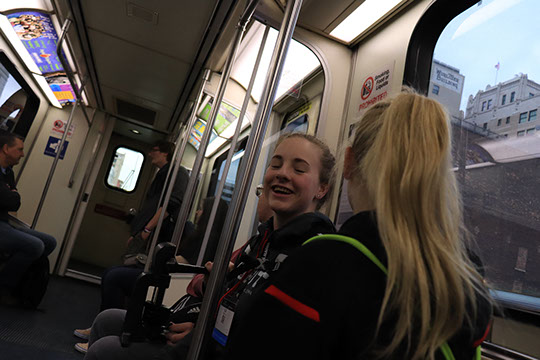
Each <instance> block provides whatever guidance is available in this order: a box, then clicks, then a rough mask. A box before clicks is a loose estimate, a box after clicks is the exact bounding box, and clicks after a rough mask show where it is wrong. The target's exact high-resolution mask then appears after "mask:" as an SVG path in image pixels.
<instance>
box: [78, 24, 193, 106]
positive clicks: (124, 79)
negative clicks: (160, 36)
mask: <svg viewBox="0 0 540 360" xmlns="http://www.w3.org/2000/svg"><path fill="white" fill-rule="evenodd" d="M88 35H89V38H90V44H91V46H92V49H93V55H94V61H95V64H96V70H97V76H98V79H99V82H100V83H101V85H102V86H107V87H109V88H114V89H119V90H120V91H123V92H125V93H129V94H132V95H133V96H136V97H140V98H143V99H148V100H150V101H152V102H155V103H158V104H161V105H163V106H166V107H171V108H172V107H174V105H175V102H176V100H177V98H178V93H179V91H180V88H181V87H182V85H183V83H184V81H185V79H186V76H187V73H188V71H189V69H190V64H188V63H185V62H181V61H179V60H176V59H174V58H172V57H169V56H166V55H163V54H160V53H156V52H153V51H151V50H149V49H146V48H143V47H140V46H138V45H135V44H132V43H128V42H125V41H122V40H119V39H117V38H113V37H111V36H108V35H107V34H103V33H100V32H96V31H89V32H88ZM108 110H109V111H111V110H112V109H108Z"/></svg>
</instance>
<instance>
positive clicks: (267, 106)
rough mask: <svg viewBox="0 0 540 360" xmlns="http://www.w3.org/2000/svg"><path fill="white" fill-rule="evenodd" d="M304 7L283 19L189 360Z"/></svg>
mask: <svg viewBox="0 0 540 360" xmlns="http://www.w3.org/2000/svg"><path fill="white" fill-rule="evenodd" d="M301 7H302V0H289V1H288V2H287V7H286V9H285V14H284V19H283V22H282V24H281V28H280V31H279V35H278V39H277V42H276V47H275V48H274V53H273V54H272V60H271V62H270V64H271V65H270V68H269V70H268V74H267V77H266V81H265V86H264V91H263V94H262V97H261V101H260V103H259V107H258V108H257V113H256V115H255V121H254V126H253V128H252V129H253V130H254V132H252V133H251V135H250V137H249V140H248V144H247V147H246V152H245V154H246V155H244V156H245V158H244V160H243V161H242V165H241V166H240V170H239V171H240V173H241V174H245V176H243V177H242V179H241V182H240V186H237V187H235V189H234V192H233V197H232V200H231V207H230V208H229V211H228V212H227V217H226V218H225V224H224V226H223V232H222V234H221V238H220V241H219V245H218V248H217V251H216V257H215V259H214V265H213V270H212V272H211V273H210V277H209V279H208V285H207V287H206V290H205V295H204V300H203V303H202V305H201V312H200V314H199V320H198V321H197V324H196V325H195V329H194V330H193V338H192V340H191V345H190V348H189V352H188V356H187V359H188V360H195V359H199V357H200V355H202V354H201V352H202V349H203V348H205V345H206V343H207V340H208V337H209V335H210V334H211V330H212V328H211V327H212V325H213V323H214V317H213V316H212V314H214V312H215V311H216V310H217V309H216V307H217V304H218V301H219V296H220V295H221V289H222V286H223V283H224V282H225V276H226V275H227V272H228V271H227V269H228V265H229V259H230V255H231V253H232V248H233V246H234V235H235V234H236V233H237V232H238V228H239V226H240V220H241V218H242V213H243V209H244V206H245V203H246V200H247V192H248V189H249V185H250V184H251V181H252V179H253V174H254V172H255V164H256V160H257V158H258V157H259V153H260V150H261V147H262V143H263V140H264V133H265V131H266V128H267V126H268V120H269V118H270V114H271V111H272V105H273V103H274V98H275V96H276V91H277V86H278V83H279V79H280V76H281V73H282V70H283V65H284V64H285V57H286V56H285V55H286V53H287V50H288V48H289V44H290V40H291V38H292V34H293V32H294V28H295V26H296V21H297V19H298V14H299V13H300V8H301Z"/></svg>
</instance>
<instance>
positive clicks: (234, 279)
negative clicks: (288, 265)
mask: <svg viewBox="0 0 540 360" xmlns="http://www.w3.org/2000/svg"><path fill="white" fill-rule="evenodd" d="M334 162H335V161H334V157H333V156H332V154H331V153H330V151H329V150H328V147H327V146H326V145H325V144H324V143H322V142H321V141H320V140H317V139H316V138H314V137H312V136H307V135H302V134H293V135H289V136H287V137H285V138H282V139H280V140H279V141H278V145H277V148H276V150H275V152H274V155H273V157H272V160H271V163H270V166H269V167H268V169H267V171H266V174H265V177H264V195H265V197H266V200H267V201H268V204H269V206H270V208H271V209H272V210H273V212H274V214H275V215H274V217H273V218H272V219H270V220H268V221H267V222H266V223H263V224H262V225H261V226H260V227H259V234H258V235H257V236H255V237H253V238H252V239H251V240H250V241H248V243H246V244H245V245H244V246H243V247H242V248H240V249H239V250H237V251H236V252H235V254H234V256H233V258H232V261H233V262H234V263H235V264H234V265H235V268H234V270H233V273H232V274H231V275H234V276H229V282H228V284H227V288H228V289H229V291H228V292H227V298H226V299H225V300H224V301H228V299H229V298H230V299H241V302H242V303H244V304H249V302H250V301H251V299H250V298H251V293H252V291H253V290H255V289H257V288H259V287H261V286H264V284H265V283H266V282H267V281H268V279H269V278H271V277H272V276H273V274H274V273H278V272H279V271H280V266H281V263H282V262H283V261H284V260H285V259H286V258H287V256H289V255H290V254H291V253H293V252H294V251H295V250H297V249H298V247H299V246H300V245H301V244H302V242H303V241H305V240H306V239H309V238H310V237H312V236H314V235H317V234H319V233H327V232H332V231H333V230H334V227H333V225H332V223H331V222H330V220H329V219H328V218H327V217H326V216H324V215H322V214H320V213H317V212H315V211H316V210H318V209H319V208H320V206H322V204H323V203H324V201H325V200H326V197H327V194H328V191H329V190H330V187H331V179H332V177H331V176H332V173H333V167H334ZM251 260H255V261H254V262H253V261H251ZM239 279H240V280H239ZM188 290H190V291H189V293H192V294H196V295H200V296H202V294H203V279H202V277H196V279H194V281H193V282H192V283H191V284H190V287H189V288H188ZM174 315H175V314H173V315H172V317H171V320H172V321H173V322H174V321H175V320H174ZM124 316H125V311H122V310H115V309H112V310H108V311H105V312H102V313H101V314H100V315H98V317H97V318H96V320H95V321H94V324H93V325H92V333H91V335H90V347H89V349H88V353H87V354H86V357H85V359H87V360H88V359H123V358H125V359H128V358H129V359H131V360H133V359H147V358H151V357H152V356H154V355H155V356H157V357H159V358H169V357H170V358H174V359H182V358H183V357H185V355H186V353H187V349H188V348H189V343H190V339H191V332H190V330H191V329H192V327H193V324H192V323H173V324H172V325H171V326H170V327H169V330H170V332H169V333H168V334H167V335H166V337H167V343H168V344H169V345H174V346H165V347H164V346H163V344H156V343H132V344H131V345H130V346H129V347H125V348H123V347H121V344H120V340H119V335H120V333H121V329H122V324H123V319H124Z"/></svg>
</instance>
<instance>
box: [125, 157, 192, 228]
mask: <svg viewBox="0 0 540 360" xmlns="http://www.w3.org/2000/svg"><path fill="white" fill-rule="evenodd" d="M168 171H169V164H168V163H167V164H166V165H165V166H163V167H162V168H161V169H159V171H158V172H157V174H156V176H155V177H154V180H153V181H152V184H150V188H149V189H148V192H147V193H146V197H145V198H144V202H143V204H142V207H141V209H140V211H139V213H138V214H137V215H136V216H135V218H134V219H133V220H132V221H131V235H135V234H137V233H138V232H140V231H141V230H142V229H144V227H145V226H146V224H147V223H148V221H150V219H151V218H152V217H153V216H154V215H155V213H156V211H157V209H158V208H159V207H160V206H161V205H160V204H159V198H160V197H161V192H162V191H163V189H164V188H165V186H166V184H165V181H166V180H167V173H168ZM188 180H189V174H188V172H187V170H186V168H184V167H183V166H181V167H180V169H179V170H178V174H177V176H176V181H175V183H174V187H173V191H172V193H171V198H170V200H169V204H168V205H167V212H168V213H169V218H171V219H174V220H176V218H177V217H178V212H179V210H180V205H181V204H182V200H183V198H184V194H185V192H186V188H187V183H188Z"/></svg>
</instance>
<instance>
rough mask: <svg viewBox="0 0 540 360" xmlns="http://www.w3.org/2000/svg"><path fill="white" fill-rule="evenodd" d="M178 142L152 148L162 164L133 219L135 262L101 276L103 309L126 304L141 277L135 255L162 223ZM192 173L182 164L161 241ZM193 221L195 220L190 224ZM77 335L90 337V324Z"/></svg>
mask: <svg viewBox="0 0 540 360" xmlns="http://www.w3.org/2000/svg"><path fill="white" fill-rule="evenodd" d="M174 149H175V145H174V144H173V143H172V142H168V141H158V142H156V143H155V144H154V146H152V149H151V150H150V151H149V152H148V157H149V158H150V161H151V162H152V165H155V166H156V167H158V168H159V171H158V172H157V173H156V176H155V177H154V180H152V183H151V184H150V187H149V188H148V191H147V193H146V196H145V198H144V201H143V204H142V207H141V210H140V211H139V212H138V213H137V215H136V216H135V217H134V218H133V220H132V221H131V223H130V225H131V236H130V237H129V239H128V240H127V249H126V254H127V255H128V256H133V259H134V263H133V264H129V265H128V264H124V265H118V266H112V267H110V268H108V269H106V270H105V271H104V273H103V275H102V276H101V305H100V311H103V310H106V309H111V308H124V307H125V303H126V299H127V298H128V297H129V296H130V295H131V293H132V292H133V289H134V287H135V283H136V281H137V277H138V276H139V275H140V274H141V273H142V271H143V268H142V266H140V265H141V264H140V263H138V262H137V261H136V260H135V255H137V254H139V253H146V251H147V250H148V246H149V239H151V237H150V235H151V234H152V232H153V231H154V229H155V227H156V226H157V224H158V221H159V217H160V215H161V212H162V211H163V204H160V203H159V200H160V198H161V193H162V192H163V189H165V188H166V186H167V184H166V181H167V173H168V171H169V166H170V162H171V161H172V157H173V155H174ZM188 181H189V174H188V171H187V169H186V168H185V167H183V166H180V168H179V169H178V173H177V175H176V181H175V183H174V186H173V190H172V192H171V197H170V199H169V203H168V204H167V206H166V207H165V208H166V213H165V215H166V216H165V217H164V219H163V225H162V228H161V231H160V233H159V241H160V242H163V241H170V240H171V237H172V235H173V231H174V224H175V222H174V221H175V220H176V218H177V217H178V213H179V211H180V206H181V205H182V200H183V198H184V194H185V192H186V188H187V183H188ZM188 224H190V223H189V222H188V223H186V229H184V234H185V235H186V236H187V235H188V234H189V233H190V232H191V231H192V227H190V226H189V225H188ZM190 225H191V224H190ZM73 333H74V335H75V336H77V337H78V338H81V339H83V340H86V339H88V336H89V335H90V328H87V329H75V330H74V332H73ZM87 346H88V344H87V343H77V344H76V345H75V349H76V350H77V351H80V352H82V353H84V352H86V350H87Z"/></svg>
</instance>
